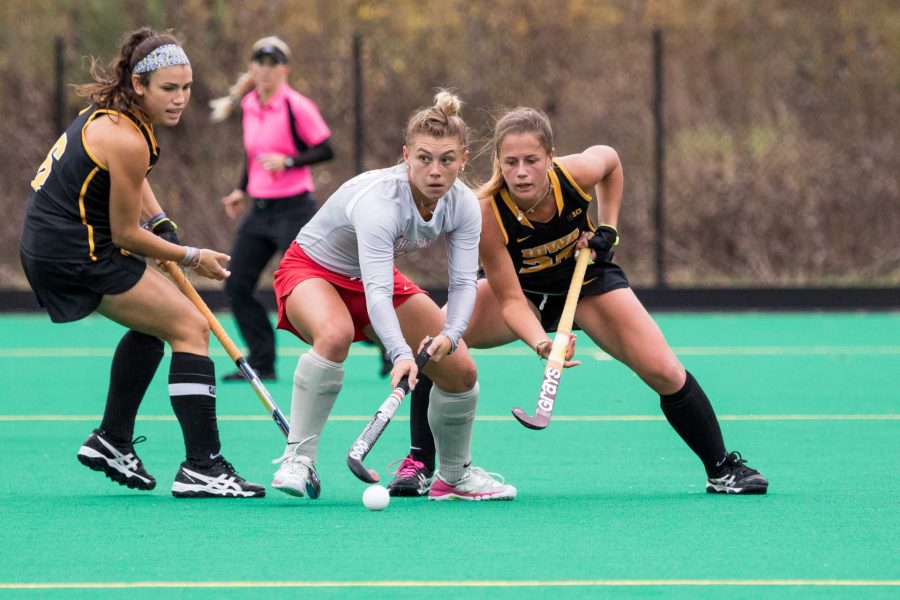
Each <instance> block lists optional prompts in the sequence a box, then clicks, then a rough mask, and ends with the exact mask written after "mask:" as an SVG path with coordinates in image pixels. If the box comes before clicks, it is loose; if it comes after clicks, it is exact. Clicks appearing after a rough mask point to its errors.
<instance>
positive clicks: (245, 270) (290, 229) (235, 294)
mask: <svg viewBox="0 0 900 600" xmlns="http://www.w3.org/2000/svg"><path fill="white" fill-rule="evenodd" d="M252 204H253V208H252V209H251V211H250V212H249V213H248V214H247V216H246V217H244V220H243V221H242V222H241V225H240V227H239V228H238V231H237V237H236V238H235V240H234V246H232V248H231V264H230V266H229V269H230V270H231V276H230V277H229V278H228V279H226V280H225V292H226V293H227V294H228V300H229V302H230V304H231V311H232V313H234V318H235V321H237V326H238V329H239V330H240V332H241V337H243V338H244V342H246V344H247V349H248V352H247V362H249V363H250V365H251V366H252V367H253V368H254V369H256V370H257V371H261V372H268V371H274V370H275V330H274V329H273V328H272V323H271V322H270V321H269V314H268V312H267V311H266V308H265V307H264V306H263V305H262V303H260V302H259V301H258V300H257V299H256V298H255V297H254V295H253V293H254V291H255V289H256V284H257V283H258V282H259V276H260V275H261V274H262V272H263V269H265V268H266V265H267V264H268V263H269V260H271V258H272V256H274V255H275V253H276V252H277V253H278V255H279V256H281V255H282V254H284V252H285V250H287V248H288V246H290V244H291V242H292V241H294V238H295V237H297V233H298V232H299V231H300V228H301V227H303V226H304V225H306V223H307V222H308V221H309V220H310V219H311V218H312V216H313V215H314V214H315V212H316V200H315V198H314V197H313V195H312V194H310V193H309V192H306V193H303V194H300V195H298V196H290V197H288V198H276V199H269V198H267V199H257V198H254V199H253V201H252Z"/></svg>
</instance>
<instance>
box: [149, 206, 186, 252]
mask: <svg viewBox="0 0 900 600" xmlns="http://www.w3.org/2000/svg"><path fill="white" fill-rule="evenodd" d="M144 227H145V228H146V229H148V230H150V231H151V232H153V233H154V234H155V235H158V236H159V237H161V238H162V239H164V240H166V241H167V242H171V243H173V244H178V245H179V246H180V245H181V242H179V241H178V234H176V233H175V230H176V229H178V225H176V224H175V221H173V220H172V219H170V218H169V217H167V216H166V213H159V214H158V215H156V216H155V217H153V218H152V219H150V221H149V222H147V223H146V224H145V225H144Z"/></svg>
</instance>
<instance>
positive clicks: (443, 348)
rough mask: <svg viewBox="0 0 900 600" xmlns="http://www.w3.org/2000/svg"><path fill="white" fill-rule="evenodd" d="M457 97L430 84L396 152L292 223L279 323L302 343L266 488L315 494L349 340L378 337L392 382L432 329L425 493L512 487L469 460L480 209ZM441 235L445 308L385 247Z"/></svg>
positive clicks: (487, 493)
mask: <svg viewBox="0 0 900 600" xmlns="http://www.w3.org/2000/svg"><path fill="white" fill-rule="evenodd" d="M460 106H461V103H460V100H459V98H457V97H456V96H455V95H453V94H451V93H449V92H446V91H441V92H439V93H438V94H437V96H435V101H434V104H433V105H432V106H431V107H428V108H423V109H421V110H420V111H418V112H416V113H415V114H414V115H413V116H412V118H411V119H410V120H409V122H408V124H407V128H406V138H405V145H404V146H403V162H402V164H399V165H397V166H395V167H392V168H388V169H381V170H377V171H369V172H367V173H363V174H362V175H359V176H357V177H355V178H353V179H351V180H350V181H348V182H346V183H345V184H344V185H343V186H341V187H340V189H338V190H337V191H336V192H335V193H334V194H333V195H332V196H331V198H329V200H328V201H327V202H326V203H325V204H324V205H323V207H322V208H321V209H320V210H319V212H318V213H317V214H316V216H315V217H313V218H312V220H310V222H309V223H308V224H307V225H306V226H305V227H304V228H303V229H301V230H300V233H299V234H298V235H297V239H296V241H295V242H294V243H293V244H292V245H291V248H290V249H289V250H288V252H287V253H286V254H285V256H284V258H283V259H282V261H281V264H280V266H279V268H278V270H277V271H276V272H275V296H276V298H277V299H278V327H279V328H281V329H286V330H288V331H290V332H292V333H294V334H295V335H296V336H298V337H300V338H301V339H304V340H306V341H307V342H309V343H310V344H312V348H311V349H310V350H309V351H307V352H305V353H304V354H303V355H302V356H301V357H300V360H299V361H298V362H297V370H296V371H295V373H294V391H293V397H292V400H291V428H290V436H289V437H288V444H287V448H286V449H285V452H284V455H283V456H282V457H281V458H280V459H278V462H280V463H281V466H280V468H279V469H278V472H277V473H276V474H275V478H274V480H273V481H272V486H273V487H275V488H276V489H280V490H282V491H284V492H286V493H288V494H292V495H296V496H303V495H308V496H309V497H311V498H316V497H318V495H319V477H318V474H317V472H316V468H315V463H316V459H317V453H318V444H319V439H320V436H321V434H322V431H323V429H324V427H325V422H326V421H327V419H328V416H329V414H330V413H331V409H332V407H333V406H334V402H335V400H336V398H337V395H338V393H339V392H340V390H341V387H342V386H343V381H344V365H343V363H344V361H345V360H346V358H347V355H348V353H349V351H350V344H351V343H352V342H354V341H358V340H362V339H364V338H365V337H369V338H370V339H376V338H377V339H378V340H379V341H380V342H381V344H382V345H383V346H384V347H385V349H386V351H387V354H388V356H390V358H391V360H392V361H393V365H394V366H393V369H392V371H391V384H392V387H394V386H396V385H397V383H398V382H399V381H400V380H401V379H402V378H403V377H404V376H408V377H409V383H410V385H411V386H415V384H416V381H417V379H418V369H417V367H416V363H415V362H414V360H413V350H412V348H419V346H420V345H422V344H424V340H425V338H426V337H429V336H434V340H433V341H431V342H430V344H429V346H428V350H429V352H430V354H431V357H432V358H431V362H429V363H428V364H427V365H426V366H425V368H424V369H423V370H424V371H425V372H426V373H428V374H429V376H430V377H431V378H432V379H433V380H434V383H435V385H434V386H433V388H432V390H431V403H430V410H429V411H428V419H429V420H430V422H431V429H432V430H433V431H434V435H435V440H436V445H437V454H438V455H439V457H440V463H439V468H440V470H439V472H438V474H437V475H436V478H435V484H434V486H432V489H431V499H433V500H448V499H455V498H458V499H463V500H511V499H513V498H515V495H516V488H514V487H513V486H511V485H506V484H504V483H503V482H501V481H498V480H496V479H495V478H494V477H493V476H492V474H490V473H487V472H486V471H484V470H483V469H481V468H479V467H474V466H472V464H471V457H470V448H471V436H472V425H473V423H474V419H475V405H476V403H477V400H478V380H477V371H476V369H475V363H474V361H473V360H472V358H471V357H470V356H469V352H468V350H467V349H466V345H465V344H464V343H463V342H462V341H461V340H460V337H461V336H462V333H463V331H464V330H465V328H466V323H468V320H469V316H470V315H471V312H472V307H473V306H474V303H475V294H476V290H475V278H476V273H477V270H478V239H479V234H480V231H481V215H480V214H479V210H478V200H477V199H476V198H475V194H474V193H473V192H472V191H471V190H470V189H469V188H468V187H466V186H465V185H464V184H463V183H462V182H461V181H459V179H458V176H459V173H460V171H462V169H463V167H464V165H465V162H466V160H467V157H468V128H467V127H466V124H465V122H464V121H463V119H462V117H461V116H460V114H459V112H460ZM441 234H444V235H445V237H446V243H447V253H448V263H449V281H450V285H449V299H448V303H447V311H446V313H445V314H442V313H441V309H440V308H439V307H438V306H437V305H436V304H435V303H434V302H433V301H432V300H431V299H430V298H429V297H428V296H427V295H426V294H425V293H423V292H422V290H421V289H420V288H419V287H418V286H417V285H416V284H415V283H413V282H412V281H410V280H409V279H407V278H406V277H405V276H404V275H403V274H402V273H400V271H398V270H397V268H396V267H395V266H394V257H395V256H397V255H402V254H407V253H410V252H414V251H416V250H419V249H421V248H426V247H428V246H430V245H431V244H432V243H434V241H435V240H436V239H437V238H438V237H439V236H440V235H441Z"/></svg>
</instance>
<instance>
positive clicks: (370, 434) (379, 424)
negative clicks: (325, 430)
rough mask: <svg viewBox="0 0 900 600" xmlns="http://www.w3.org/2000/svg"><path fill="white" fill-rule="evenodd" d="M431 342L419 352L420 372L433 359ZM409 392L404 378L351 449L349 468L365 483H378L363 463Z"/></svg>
mask: <svg viewBox="0 0 900 600" xmlns="http://www.w3.org/2000/svg"><path fill="white" fill-rule="evenodd" d="M431 340H432V338H428V340H427V341H426V342H425V345H424V346H423V347H422V351H421V352H419V355H418V356H417V357H416V367H417V368H418V369H419V371H421V370H422V368H423V367H425V364H426V363H427V362H428V360H429V359H430V358H431V355H430V354H428V346H429V345H431ZM408 392H409V378H408V377H403V379H401V380H400V383H398V384H397V387H395V388H394V390H393V391H392V392H391V395H390V396H388V397H387V400H385V401H384V402H382V403H381V407H380V408H379V409H378V410H377V411H376V412H375V415H374V416H373V417H372V418H371V419H370V420H369V422H368V423H367V424H366V428H365V429H363V432H362V433H361V434H359V437H358V438H356V441H355V442H353V446H351V447H350V452H348V453H347V466H348V467H350V470H351V471H353V474H354V475H356V477H357V478H359V479H360V480H362V481H365V482H366V483H377V482H378V473H377V472H375V470H374V469H367V468H366V466H365V465H363V462H362V461H363V460H365V458H366V455H367V454H368V453H369V451H370V450H372V447H373V446H374V445H375V442H377V441H378V438H380V437H381V434H382V433H384V430H385V429H387V426H388V425H389V424H390V423H391V419H393V418H394V415H395V414H396V413H397V408H398V407H399V406H400V403H401V402H403V398H405V397H406V394H407V393H408Z"/></svg>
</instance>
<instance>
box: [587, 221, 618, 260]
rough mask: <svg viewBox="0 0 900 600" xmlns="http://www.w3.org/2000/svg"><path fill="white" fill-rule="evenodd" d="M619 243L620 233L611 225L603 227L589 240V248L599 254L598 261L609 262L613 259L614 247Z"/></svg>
mask: <svg viewBox="0 0 900 600" xmlns="http://www.w3.org/2000/svg"><path fill="white" fill-rule="evenodd" d="M618 243H619V232H618V231H616V228H615V227H612V226H610V225H601V226H600V227H598V228H597V231H595V232H594V237H592V238H591V239H589V240H588V243H587V245H588V248H590V249H591V250H593V251H594V252H596V253H597V260H599V261H606V262H609V261H611V260H612V258H613V254H614V253H613V252H612V247H613V246H615V245H616V244H618Z"/></svg>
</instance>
